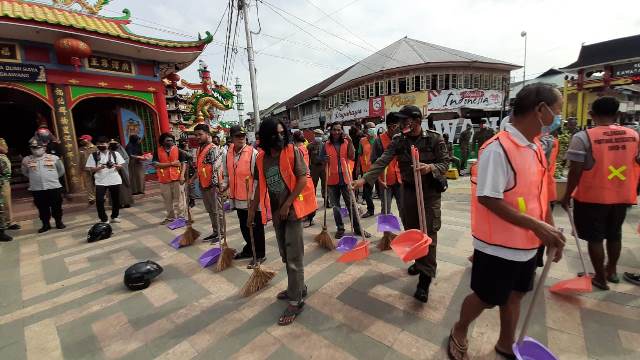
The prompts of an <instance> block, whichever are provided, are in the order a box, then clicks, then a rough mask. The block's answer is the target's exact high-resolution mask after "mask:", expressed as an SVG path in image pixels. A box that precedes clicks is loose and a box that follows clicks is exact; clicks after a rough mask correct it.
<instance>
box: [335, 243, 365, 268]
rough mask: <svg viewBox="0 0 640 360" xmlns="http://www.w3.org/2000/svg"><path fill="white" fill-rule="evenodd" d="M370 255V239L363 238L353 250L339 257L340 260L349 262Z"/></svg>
mask: <svg viewBox="0 0 640 360" xmlns="http://www.w3.org/2000/svg"><path fill="white" fill-rule="evenodd" d="M368 257H369V241H368V240H363V241H360V242H359V243H358V245H356V247H354V248H353V250H351V251H349V252H347V253H345V254H343V255H342V256H340V257H339V258H338V262H341V263H349V262H355V261H360V260H364V259H366V258H368Z"/></svg>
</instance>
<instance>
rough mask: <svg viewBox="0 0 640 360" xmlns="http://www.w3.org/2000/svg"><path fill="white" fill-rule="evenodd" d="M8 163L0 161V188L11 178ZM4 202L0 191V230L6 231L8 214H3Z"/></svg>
mask: <svg viewBox="0 0 640 360" xmlns="http://www.w3.org/2000/svg"><path fill="white" fill-rule="evenodd" d="M0 156H4V157H5V158H6V157H7V156H6V155H4V154H2V155H0ZM8 163H9V162H8V161H5V160H4V159H0V188H2V186H4V182H5V181H8V180H6V179H9V178H11V165H10V163H9V166H7V164H8ZM4 202H5V199H4V193H3V192H2V191H0V230H6V228H7V226H8V224H7V215H8V214H7V213H6V212H5V205H4Z"/></svg>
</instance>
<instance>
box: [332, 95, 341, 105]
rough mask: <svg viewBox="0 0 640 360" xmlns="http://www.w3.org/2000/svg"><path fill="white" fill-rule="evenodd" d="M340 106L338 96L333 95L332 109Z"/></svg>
mask: <svg viewBox="0 0 640 360" xmlns="http://www.w3.org/2000/svg"><path fill="white" fill-rule="evenodd" d="M338 106H340V96H339V95H338V94H335V95H333V107H338Z"/></svg>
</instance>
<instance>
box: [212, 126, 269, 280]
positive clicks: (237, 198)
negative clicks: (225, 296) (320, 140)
mask: <svg viewBox="0 0 640 360" xmlns="http://www.w3.org/2000/svg"><path fill="white" fill-rule="evenodd" d="M229 133H230V134H231V144H230V145H229V148H228V149H227V155H226V156H225V157H224V159H223V164H222V170H223V173H224V180H223V182H222V188H221V189H220V193H224V192H225V191H228V194H229V200H230V201H231V208H232V209H236V213H237V214H238V220H239V221H240V232H242V237H243V238H244V241H245V245H244V247H243V248H242V251H240V252H238V253H236V256H235V259H236V260H241V259H252V258H253V254H252V252H251V238H250V236H249V227H248V226H247V217H248V216H249V210H248V207H247V204H248V201H247V200H248V199H251V200H252V201H253V200H255V199H257V198H256V196H255V192H254V191H253V190H254V189H255V188H256V184H257V182H258V179H257V178H256V176H255V172H254V169H255V165H256V157H257V156H258V150H256V149H254V148H253V146H251V145H247V132H246V131H245V130H244V128H243V127H241V126H239V125H234V126H232V127H231V129H229ZM247 178H248V179H249V192H247V185H246V179H247ZM260 215H261V213H260V212H258V220H259V221H258V222H257V223H256V224H255V225H254V227H253V240H254V242H255V245H256V258H257V261H258V263H263V262H265V261H266V257H265V249H264V225H263V224H262V217H261V216H260ZM255 265H256V264H255V263H254V262H253V259H252V260H251V263H249V266H248V267H249V268H253V267H254V266H255Z"/></svg>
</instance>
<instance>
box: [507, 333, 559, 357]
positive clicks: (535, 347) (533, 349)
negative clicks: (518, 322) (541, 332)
mask: <svg viewBox="0 0 640 360" xmlns="http://www.w3.org/2000/svg"><path fill="white" fill-rule="evenodd" d="M513 353H514V354H515V355H516V358H517V359H518V360H558V358H557V357H556V356H555V355H553V353H552V352H551V350H549V349H548V348H547V347H546V346H544V345H542V344H541V343H539V342H538V341H537V340H536V339H533V338H530V337H528V336H525V337H524V340H522V342H520V343H518V342H516V343H514V344H513Z"/></svg>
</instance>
